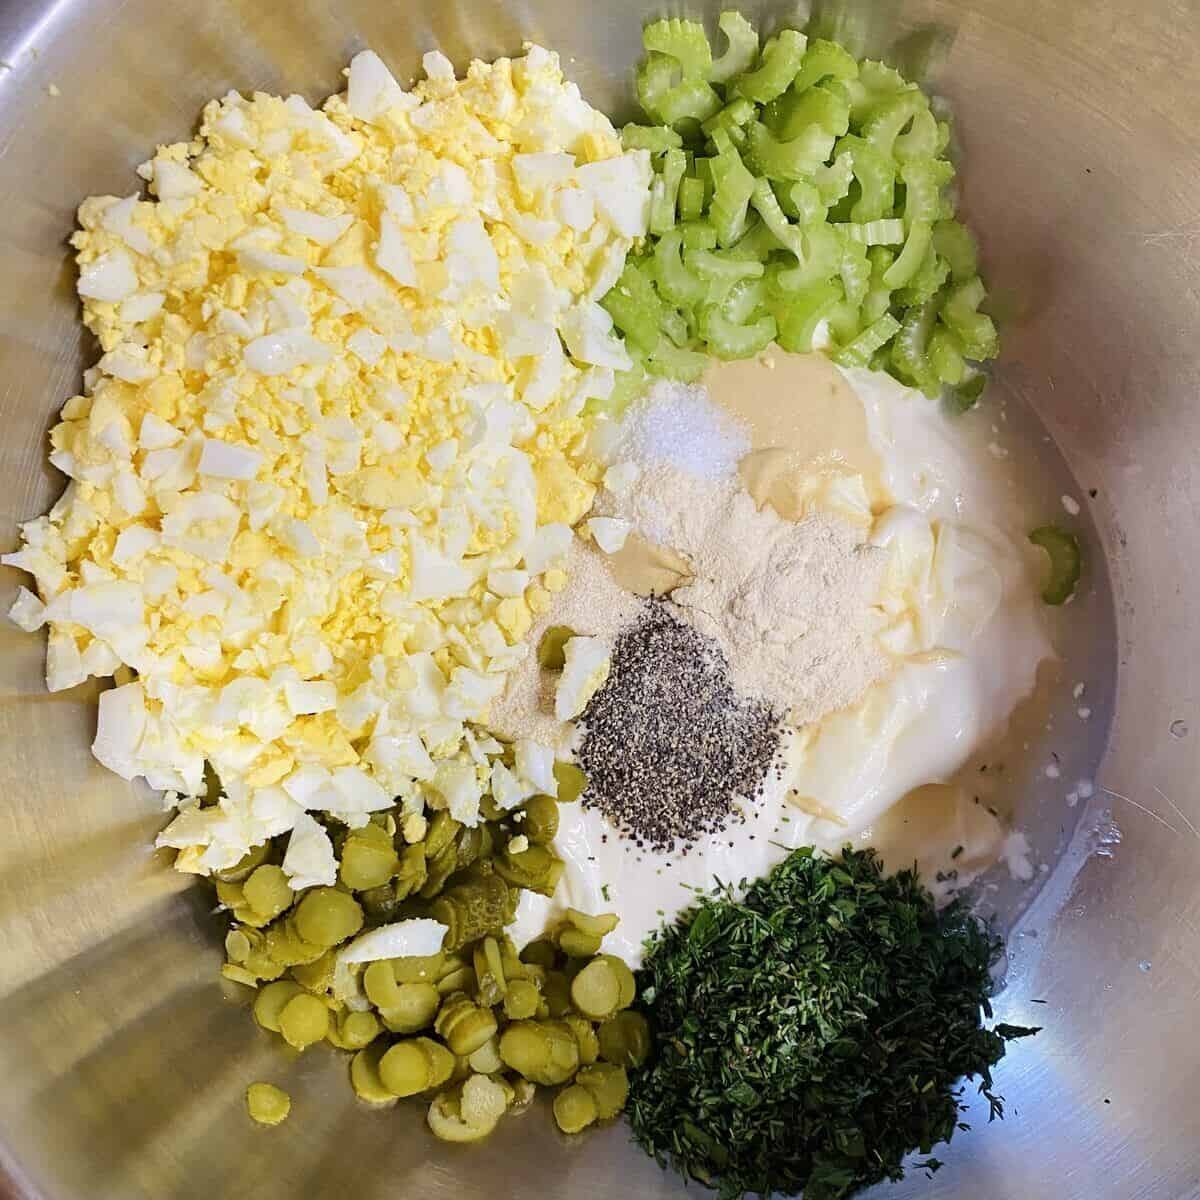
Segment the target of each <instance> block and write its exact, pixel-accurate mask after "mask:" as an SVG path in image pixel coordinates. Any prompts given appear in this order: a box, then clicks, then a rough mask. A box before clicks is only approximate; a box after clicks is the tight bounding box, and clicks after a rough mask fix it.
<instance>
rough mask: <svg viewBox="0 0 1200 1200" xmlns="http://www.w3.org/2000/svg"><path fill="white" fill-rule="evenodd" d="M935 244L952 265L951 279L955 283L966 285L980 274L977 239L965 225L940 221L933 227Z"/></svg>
mask: <svg viewBox="0 0 1200 1200" xmlns="http://www.w3.org/2000/svg"><path fill="white" fill-rule="evenodd" d="M933 244H934V247H935V248H936V249H937V252H938V253H939V254H940V255H941V256H942V257H943V258H944V259H945V260H946V261H947V262H948V263H949V264H950V277H951V279H953V280H954V282H955V283H966V282H967V280H969V279H973V278H974V277H975V275H976V274H977V273H978V271H979V265H978V263H979V259H978V252H977V251H976V249H975V238H974V236H973V235H972V233H971V231H970V230H969V229H968V228H967V227H966V226H965V225H962V224H960V223H959V222H958V221H939V222H938V223H937V224H936V225H935V226H934V227H933Z"/></svg>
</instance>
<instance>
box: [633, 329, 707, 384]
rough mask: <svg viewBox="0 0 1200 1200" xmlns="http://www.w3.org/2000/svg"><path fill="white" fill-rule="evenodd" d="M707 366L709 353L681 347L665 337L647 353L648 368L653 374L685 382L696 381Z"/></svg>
mask: <svg viewBox="0 0 1200 1200" xmlns="http://www.w3.org/2000/svg"><path fill="white" fill-rule="evenodd" d="M707 368H708V356H707V355H705V354H701V353H699V352H698V351H696V350H684V349H681V348H680V347H679V346H674V345H672V344H671V342H670V341H669V340H668V339H667V338H665V337H662V338H659V339H658V344H657V345H656V346H655V347H654V349H653V351H651V353H650V354H648V355H646V370H647V371H649V372H650V373H651V374H652V375H662V376H665V377H666V378H667V379H679V380H681V381H682V382H684V383H694V382H695V381H696V380H697V379H699V378H700V376H701V375H703V374H704V372H705V370H706V369H707Z"/></svg>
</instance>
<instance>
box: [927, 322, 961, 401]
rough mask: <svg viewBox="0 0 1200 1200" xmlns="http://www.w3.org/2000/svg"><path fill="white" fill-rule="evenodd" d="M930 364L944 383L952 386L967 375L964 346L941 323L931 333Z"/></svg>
mask: <svg viewBox="0 0 1200 1200" xmlns="http://www.w3.org/2000/svg"><path fill="white" fill-rule="evenodd" d="M929 365H930V366H931V367H932V368H933V369H934V371H935V372H936V373H937V377H938V379H940V380H941V381H942V383H948V384H950V385H951V386H952V387H954V386H957V385H958V384H960V383H962V382H963V380H965V379H966V377H967V362H966V359H965V358H963V352H962V346H961V345H960V344H959V340H958V338H957V337H955V335H954V334H953V333H951V332H950V330H949V329H947V328H946V327H945V326H944V325H939V326H938V327H937V328H936V329H935V330H934V331H933V333H931V334H930V335H929Z"/></svg>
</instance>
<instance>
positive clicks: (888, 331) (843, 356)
mask: <svg viewBox="0 0 1200 1200" xmlns="http://www.w3.org/2000/svg"><path fill="white" fill-rule="evenodd" d="M899 329H900V322H899V321H897V320H896V318H895V317H893V316H892V314H891V313H885V314H884V315H883V316H882V317H880V318H879V320H878V321H876V322H874V324H872V325H870V326H868V327H867V328H866V329H864V330H863V331H862V333H860V334H859V335H858V337H856V338H855V339H854V341H852V342H851V343H850V344H849V345H848V346H843V347H842V348H841V349H840V350H839V351H838V352H837V353H836V354H835V355H834V356H833V361H834V362H836V363H838V364H839V365H841V366H843V367H865V366H866V365H867V364H868V363H869V362H870V361H871V356H872V355H873V354H875V352H876V351H877V350H880V349H882V348H883V346H884V345H885V344H886V343H887V342H888V341H889V340H890V339H891V338H893V337H894V336H895V335H896V333H897V332H898V331H899Z"/></svg>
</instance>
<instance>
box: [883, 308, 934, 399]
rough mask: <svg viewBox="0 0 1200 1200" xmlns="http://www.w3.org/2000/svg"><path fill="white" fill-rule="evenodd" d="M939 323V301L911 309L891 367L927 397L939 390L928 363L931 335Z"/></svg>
mask: <svg viewBox="0 0 1200 1200" xmlns="http://www.w3.org/2000/svg"><path fill="white" fill-rule="evenodd" d="M936 321H937V302H936V301H934V300H929V301H927V302H926V303H925V304H922V305H919V306H918V307H916V308H910V309H909V310H908V312H906V313H905V314H904V319H903V320H902V321H901V323H900V331H899V332H898V333H897V334H896V338H895V341H893V342H892V366H893V368H894V370H895V374H896V375H897V377H898V378H899V379H901V380H902V381H903V382H904V383H907V384H910V385H911V386H912V387H916V388H920V389H921V391H923V392H925V393H926V394H927V395H936V393H937V391H938V379H937V374H936V373H935V372H934V370H933V367H932V366H931V365H930V362H929V335H930V334H931V333H932V332H933V326H934V323H935V322H936Z"/></svg>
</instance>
